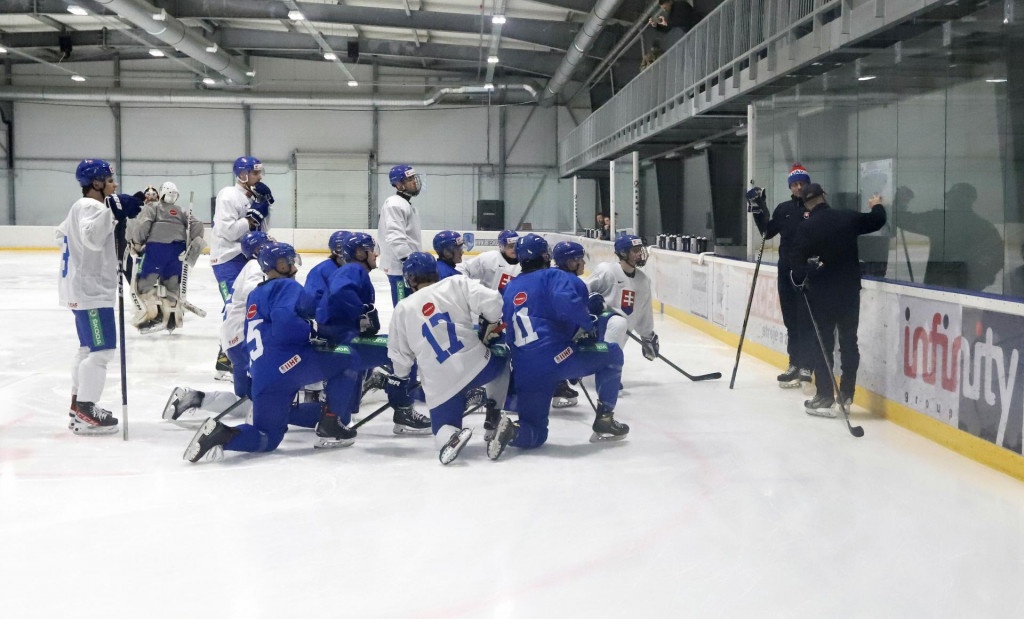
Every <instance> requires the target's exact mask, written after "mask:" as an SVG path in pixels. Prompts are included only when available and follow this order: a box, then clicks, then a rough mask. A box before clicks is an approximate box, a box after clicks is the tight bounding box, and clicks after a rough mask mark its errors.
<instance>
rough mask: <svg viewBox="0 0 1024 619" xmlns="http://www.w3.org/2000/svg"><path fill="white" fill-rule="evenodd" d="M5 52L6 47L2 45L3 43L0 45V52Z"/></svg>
mask: <svg viewBox="0 0 1024 619" xmlns="http://www.w3.org/2000/svg"><path fill="white" fill-rule="evenodd" d="M6 53H7V48H6V47H4V46H3V45H0V54H6Z"/></svg>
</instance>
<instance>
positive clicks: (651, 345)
mask: <svg viewBox="0 0 1024 619" xmlns="http://www.w3.org/2000/svg"><path fill="white" fill-rule="evenodd" d="M640 346H641V347H643V350H644V358H645V359H647V360H648V361H654V360H655V359H657V358H658V353H659V352H661V345H660V344H658V334H657V333H655V334H654V335H652V336H651V337H649V338H644V339H642V340H640Z"/></svg>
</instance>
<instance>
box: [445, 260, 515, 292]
mask: <svg viewBox="0 0 1024 619" xmlns="http://www.w3.org/2000/svg"><path fill="white" fill-rule="evenodd" d="M459 270H461V271H462V272H463V273H465V274H466V276H467V277H471V278H473V279H475V280H477V281H478V282H480V283H481V284H483V285H484V286H487V287H488V288H490V289H491V290H497V291H498V292H505V286H507V285H508V283H509V282H510V281H512V280H513V279H515V278H516V277H517V276H518V275H519V274H520V273H521V272H522V271H523V267H521V266H519V263H518V262H517V263H516V264H509V262H508V260H506V259H505V256H503V255H502V254H501V252H500V251H485V252H484V253H482V254H480V255H479V256H477V257H475V258H472V259H470V260H467V261H465V262H463V263H462V264H460V265H459Z"/></svg>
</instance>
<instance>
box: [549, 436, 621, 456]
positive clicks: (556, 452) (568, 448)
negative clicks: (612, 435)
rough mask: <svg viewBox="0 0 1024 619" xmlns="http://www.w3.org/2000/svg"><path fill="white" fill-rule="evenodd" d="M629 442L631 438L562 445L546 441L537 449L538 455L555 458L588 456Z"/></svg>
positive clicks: (617, 447)
mask: <svg viewBox="0 0 1024 619" xmlns="http://www.w3.org/2000/svg"><path fill="white" fill-rule="evenodd" d="M628 444H629V439H626V440H622V441H603V442H600V443H589V442H587V443H570V444H568V445H561V444H558V443H545V444H544V445H542V446H541V447H540V448H538V449H536V450H535V451H536V453H537V455H544V456H553V457H555V458H587V457H591V456H594V455H596V454H597V453H598V452H601V451H607V450H611V449H619V448H620V447H625V446H626V445H628Z"/></svg>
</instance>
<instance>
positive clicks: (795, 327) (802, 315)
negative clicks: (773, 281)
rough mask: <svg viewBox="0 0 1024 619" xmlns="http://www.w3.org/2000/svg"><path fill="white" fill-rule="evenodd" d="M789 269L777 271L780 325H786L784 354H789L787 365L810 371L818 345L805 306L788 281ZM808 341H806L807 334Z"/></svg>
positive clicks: (801, 297) (797, 291)
mask: <svg viewBox="0 0 1024 619" xmlns="http://www.w3.org/2000/svg"><path fill="white" fill-rule="evenodd" d="M789 272H790V271H789V269H788V268H782V269H779V281H778V289H779V306H780V307H781V309H782V323H783V324H784V325H786V336H787V338H788V341H787V343H786V352H787V353H788V354H789V364H790V365H795V366H796V367H798V368H802V369H810V368H812V367H814V357H813V355H814V354H815V351H817V350H818V343H817V341H816V340H815V339H814V330H813V329H812V328H811V325H810V321H809V319H808V318H807V305H806V304H804V299H803V296H802V294H801V293H800V291H799V290H797V289H796V288H795V287H794V286H793V283H792V282H791V281H790V280H789ZM808 333H809V334H810V339H807V334H808Z"/></svg>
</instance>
